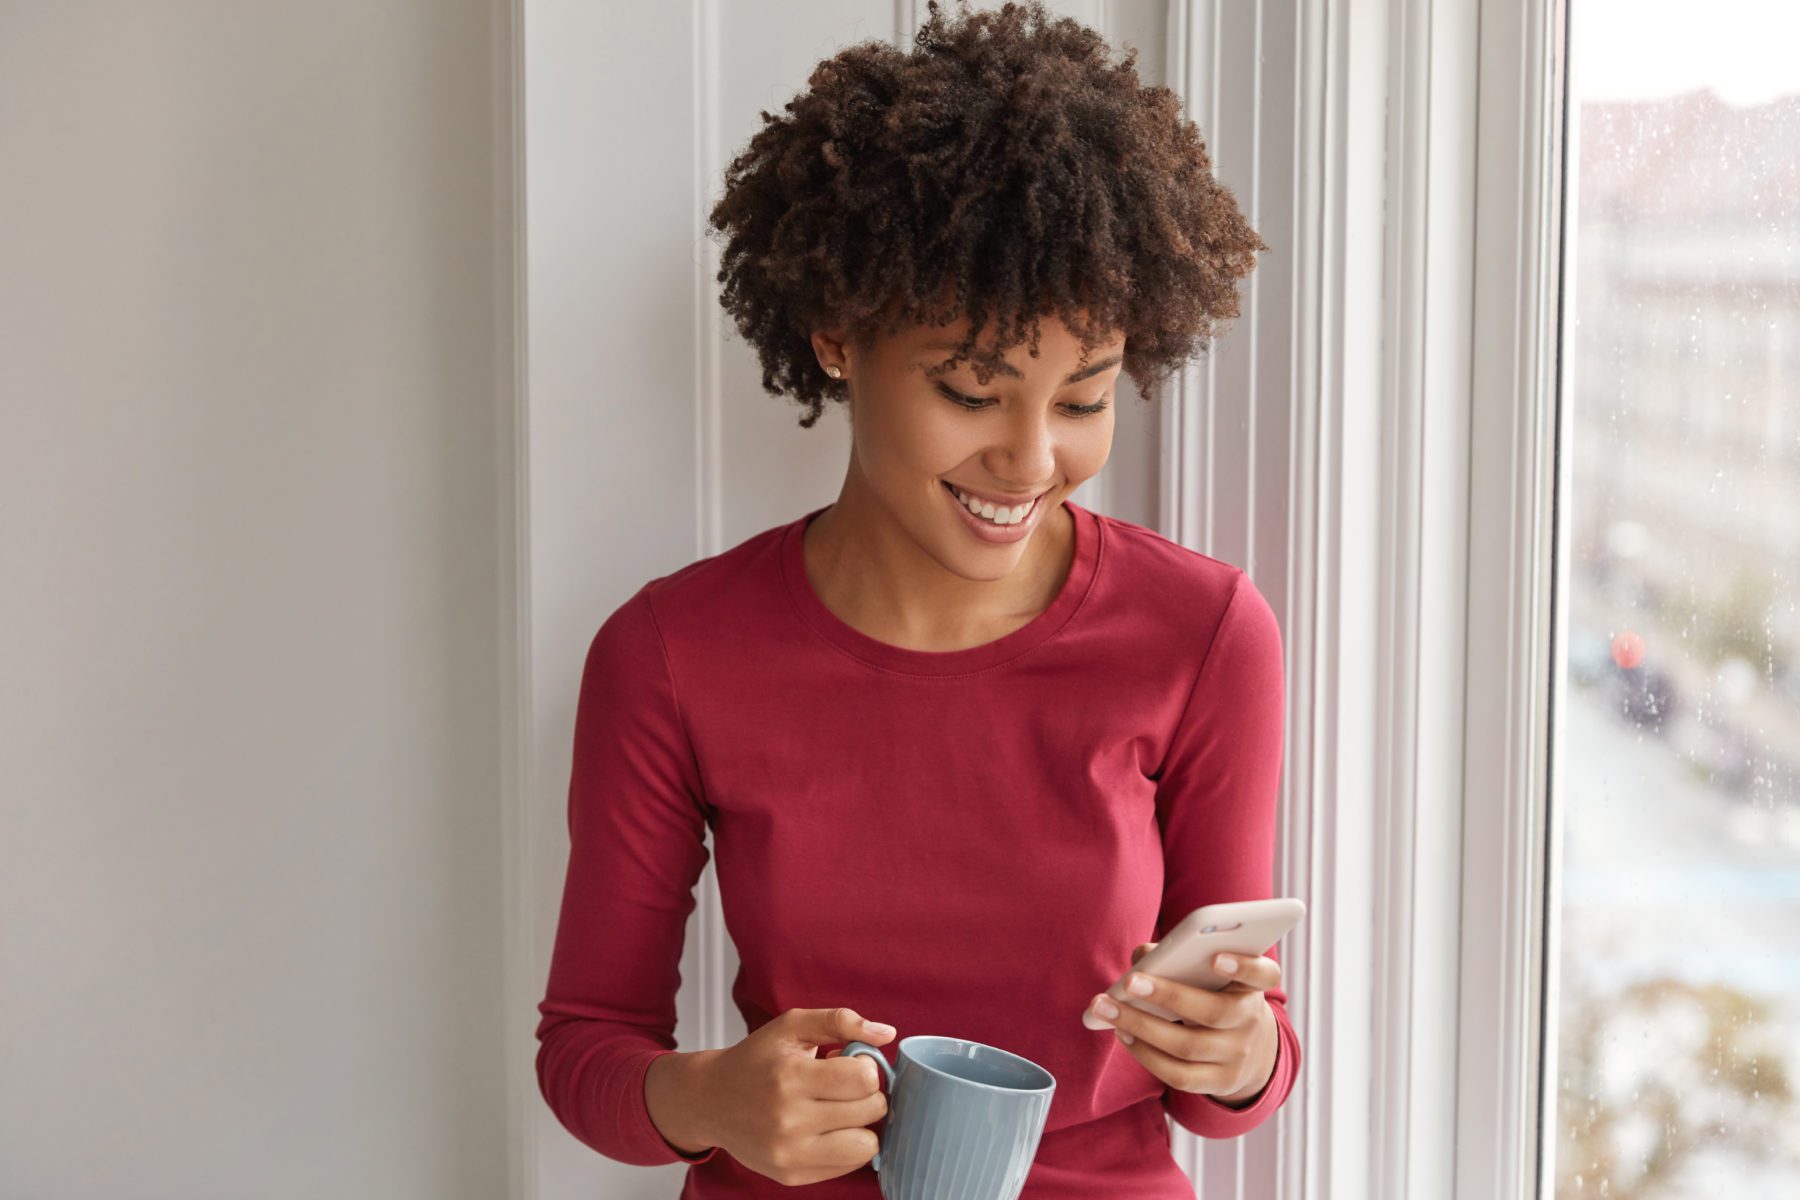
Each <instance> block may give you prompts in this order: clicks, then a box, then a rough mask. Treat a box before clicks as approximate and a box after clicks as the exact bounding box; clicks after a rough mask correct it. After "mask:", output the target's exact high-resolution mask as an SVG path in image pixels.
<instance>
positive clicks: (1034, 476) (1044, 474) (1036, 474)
mask: <svg viewBox="0 0 1800 1200" xmlns="http://www.w3.org/2000/svg"><path fill="white" fill-rule="evenodd" d="M1050 421H1051V418H1050V416H1049V414H1048V413H1046V412H1044V411H1042V409H1041V408H1040V409H1039V410H1038V411H1035V412H1033V411H1030V410H1029V409H1028V408H1027V407H1026V406H1024V405H1020V406H1018V407H1017V408H1015V410H1014V411H1013V413H1012V414H1011V420H1009V421H1008V422H1007V423H1006V425H1005V427H1004V433H1003V435H1002V438H1001V440H1000V442H999V443H998V444H997V445H995V446H994V447H992V448H991V449H990V450H989V453H988V469H989V470H990V471H991V472H992V473H993V477H994V478H995V479H1004V480H1006V481H1007V485H1008V486H1009V487H1011V488H1012V489H1014V490H1016V491H1025V490H1026V489H1028V488H1031V487H1035V486H1037V485H1038V484H1039V483H1041V482H1043V481H1044V480H1046V479H1048V478H1050V476H1051V475H1052V474H1053V473H1054V472H1055V470H1056V434H1055V431H1054V427H1053V426H1052V425H1051V424H1050Z"/></svg>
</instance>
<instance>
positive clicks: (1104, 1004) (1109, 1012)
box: [1094, 996, 1119, 1021]
mask: <svg viewBox="0 0 1800 1200" xmlns="http://www.w3.org/2000/svg"><path fill="white" fill-rule="evenodd" d="M1094 1012H1095V1013H1097V1014H1098V1015H1100V1016H1102V1017H1105V1018H1106V1019H1107V1020H1108V1021H1110V1020H1112V1019H1113V1018H1114V1017H1116V1016H1118V1015H1119V1006H1118V1005H1116V1004H1114V1003H1113V1002H1112V1001H1111V1000H1108V999H1107V998H1106V997H1105V996H1101V997H1100V998H1099V999H1097V1000H1095V1001H1094Z"/></svg>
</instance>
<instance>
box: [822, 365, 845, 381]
mask: <svg viewBox="0 0 1800 1200" xmlns="http://www.w3.org/2000/svg"><path fill="white" fill-rule="evenodd" d="M825 373H826V374H828V375H830V376H831V377H832V378H833V379H839V378H842V376H843V374H844V373H843V372H842V371H840V370H838V369H837V368H836V367H826V368H825Z"/></svg>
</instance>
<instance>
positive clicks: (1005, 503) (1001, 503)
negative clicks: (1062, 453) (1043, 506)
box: [938, 479, 1049, 517]
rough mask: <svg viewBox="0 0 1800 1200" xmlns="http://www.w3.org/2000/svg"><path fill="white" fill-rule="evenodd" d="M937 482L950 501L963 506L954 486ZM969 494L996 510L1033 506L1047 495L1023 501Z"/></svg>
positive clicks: (1043, 493)
mask: <svg viewBox="0 0 1800 1200" xmlns="http://www.w3.org/2000/svg"><path fill="white" fill-rule="evenodd" d="M938 482H939V483H941V484H943V485H944V490H945V491H947V492H949V493H950V498H951V499H953V500H955V501H956V502H957V503H958V504H963V498H962V497H961V496H959V495H957V490H958V489H957V487H956V485H955V484H953V483H951V482H950V481H949V480H948V479H940V480H938ZM970 494H971V495H974V496H975V499H976V500H977V501H979V502H980V503H983V504H992V505H994V506H995V507H996V508H1000V507H1005V508H1017V507H1019V506H1020V505H1021V504H1026V505H1035V504H1036V503H1037V502H1038V501H1039V500H1042V499H1043V498H1044V497H1045V496H1046V495H1048V494H1049V493H1048V491H1047V490H1046V491H1043V492H1039V493H1038V494H1037V495H1035V496H1027V497H1026V498H1025V499H1023V500H991V499H989V498H988V497H986V496H983V495H980V494H979V493H970ZM964 507H967V505H966V504H965V505H964ZM1026 515H1027V516H1028V517H1029V516H1030V514H1029V513H1027V514H1026Z"/></svg>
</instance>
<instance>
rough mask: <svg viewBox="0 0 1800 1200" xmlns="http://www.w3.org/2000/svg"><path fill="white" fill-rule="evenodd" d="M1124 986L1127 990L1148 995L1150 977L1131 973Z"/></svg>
mask: <svg viewBox="0 0 1800 1200" xmlns="http://www.w3.org/2000/svg"><path fill="white" fill-rule="evenodd" d="M1125 987H1126V989H1127V990H1128V991H1133V992H1136V993H1137V994H1138V995H1140V996H1148V995H1149V994H1150V992H1151V985H1150V978H1149V976H1147V975H1133V976H1132V977H1131V981H1130V982H1129V983H1127V984H1126V985H1125Z"/></svg>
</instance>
